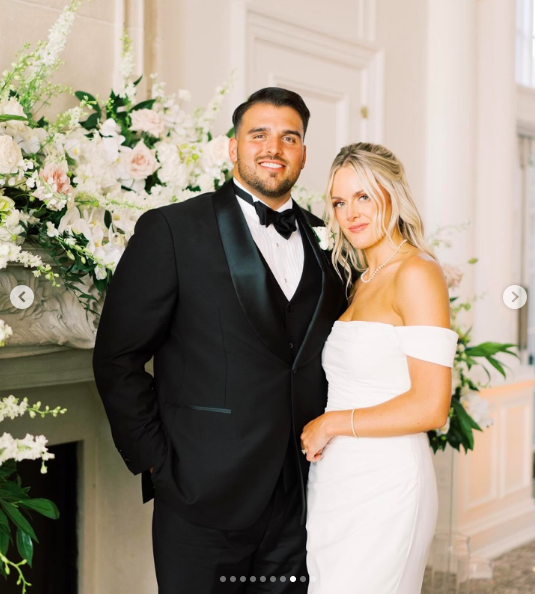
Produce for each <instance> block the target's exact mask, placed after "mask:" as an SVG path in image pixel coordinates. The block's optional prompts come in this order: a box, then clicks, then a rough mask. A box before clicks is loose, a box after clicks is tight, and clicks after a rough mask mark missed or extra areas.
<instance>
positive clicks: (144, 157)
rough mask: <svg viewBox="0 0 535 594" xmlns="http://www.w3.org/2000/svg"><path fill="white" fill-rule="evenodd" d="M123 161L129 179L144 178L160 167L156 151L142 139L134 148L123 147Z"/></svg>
mask: <svg viewBox="0 0 535 594" xmlns="http://www.w3.org/2000/svg"><path fill="white" fill-rule="evenodd" d="M121 149H122V152H121V163H122V165H123V167H124V168H125V172H126V176H127V179H133V180H144V179H147V177H149V175H152V174H153V173H154V172H155V171H156V169H158V161H157V160H156V156H155V154H156V151H155V150H154V149H153V150H151V149H149V148H148V147H147V145H146V144H145V143H144V142H143V141H142V140H140V141H139V142H138V143H137V144H136V146H135V147H134V149H129V148H127V147H121Z"/></svg>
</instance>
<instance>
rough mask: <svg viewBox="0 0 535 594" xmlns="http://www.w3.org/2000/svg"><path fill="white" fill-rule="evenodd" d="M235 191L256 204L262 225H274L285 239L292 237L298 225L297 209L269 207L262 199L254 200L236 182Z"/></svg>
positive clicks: (247, 200) (246, 200)
mask: <svg viewBox="0 0 535 594" xmlns="http://www.w3.org/2000/svg"><path fill="white" fill-rule="evenodd" d="M234 191H235V192H236V195H237V196H239V197H240V198H243V200H245V202H248V203H249V204H252V205H253V206H254V208H255V210H256V214H257V215H258V218H259V219H260V224H261V225H265V226H266V227H269V226H270V225H273V227H275V229H276V230H277V231H278V232H279V233H280V234H281V235H282V236H283V237H284V239H290V235H291V234H292V233H293V232H294V231H295V230H296V229H297V225H296V224H295V219H296V217H295V211H294V209H293V208H288V209H287V210H283V211H282V212H277V211H276V210H273V209H272V208H269V206H267V205H266V204H264V203H263V202H262V201H260V200H253V197H252V196H251V194H249V193H248V192H246V191H245V190H242V189H241V188H239V187H238V186H237V185H236V184H234Z"/></svg>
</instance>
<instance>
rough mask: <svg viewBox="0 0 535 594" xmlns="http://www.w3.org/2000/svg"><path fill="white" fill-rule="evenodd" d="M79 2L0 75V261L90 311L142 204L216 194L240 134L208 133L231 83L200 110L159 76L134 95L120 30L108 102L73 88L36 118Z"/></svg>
mask: <svg viewBox="0 0 535 594" xmlns="http://www.w3.org/2000/svg"><path fill="white" fill-rule="evenodd" d="M80 5H81V2H78V1H72V2H71V4H70V5H69V6H67V7H66V8H65V9H64V11H63V14H62V15H61V17H60V18H59V20H58V22H57V23H56V24H55V25H54V26H53V27H52V29H51V30H50V34H49V41H48V43H47V44H39V45H38V48H37V49H36V50H35V51H33V52H29V51H26V53H24V52H23V53H22V55H21V56H19V60H18V62H16V63H15V64H14V65H13V68H12V70H10V71H5V72H3V73H2V78H1V79H0V268H3V267H5V266H7V264H8V263H9V262H21V263H23V264H24V266H30V267H31V268H33V269H34V270H33V273H34V274H35V276H40V275H41V274H45V276H46V278H47V279H49V280H50V281H52V282H53V283H54V284H55V285H57V284H58V283H57V281H56V277H58V276H61V277H62V280H63V282H64V286H65V287H66V288H67V289H70V290H73V291H74V292H75V293H76V295H77V297H78V298H79V300H80V301H81V302H82V303H83V304H84V306H85V307H86V308H87V309H91V302H95V301H98V300H100V298H101V296H102V295H103V294H104V292H105V290H106V287H107V286H108V284H109V282H110V280H111V278H112V275H113V273H114V271H115V268H116V267H117V264H118V262H119V260H120V258H121V256H122V254H123V252H124V250H125V248H126V246H127V244H128V240H129V239H130V237H131V236H132V233H133V231H134V227H135V224H136V221H137V219H138V218H139V217H140V216H141V214H142V213H143V212H145V211H146V210H148V209H151V208H157V207H160V206H163V205H167V204H171V203H174V202H182V201H184V200H187V199H189V198H191V197H193V196H195V195H197V194H199V193H202V192H210V191H214V190H216V189H218V188H219V187H221V185H222V184H223V183H224V182H225V181H226V180H227V179H229V177H230V176H231V174H232V163H231V162H230V160H229V155H228V144H229V137H230V136H232V134H233V131H232V130H231V131H229V133H228V134H227V135H219V136H216V137H212V133H211V127H212V125H213V123H214V120H215V118H216V116H217V114H218V113H219V111H220V108H221V105H222V102H223V100H224V98H225V96H226V95H227V94H228V92H229V90H230V88H231V84H232V80H231V82H230V83H229V84H226V85H223V86H221V87H219V88H217V89H216V94H215V97H214V99H213V100H212V101H211V102H210V104H209V105H208V106H207V107H206V108H205V109H195V110H193V112H191V113H190V112H188V111H187V110H186V109H185V105H186V103H187V102H188V101H189V100H190V93H189V92H188V91H185V90H180V91H178V93H174V94H167V92H166V89H165V83H163V82H158V80H157V75H155V74H152V75H151V76H150V79H151V83H152V85H151V94H150V98H149V99H145V100H141V101H139V102H138V99H137V87H138V84H139V82H140V81H141V79H142V76H140V77H138V78H137V79H136V80H134V76H133V64H134V60H133V52H132V42H131V40H130V39H129V38H128V36H127V35H126V34H125V35H124V37H123V39H122V42H123V54H122V63H121V75H122V82H121V84H120V85H119V88H117V89H115V90H112V92H111V94H110V97H109V98H108V99H107V100H106V101H102V100H100V99H99V98H98V97H95V96H93V95H92V94H91V93H86V92H84V91H78V92H76V93H74V95H75V96H76V97H77V98H78V99H79V100H80V104H79V105H78V106H77V107H74V108H72V109H70V110H68V111H67V112H65V113H63V114H60V115H58V116H57V118H56V120H55V121H54V122H53V123H52V122H49V121H48V120H47V119H46V118H41V119H40V120H39V121H35V118H34V116H33V114H34V110H35V107H36V105H37V104H39V102H41V103H43V104H45V105H46V104H47V103H48V101H49V99H50V97H51V96H53V95H54V94H58V93H61V92H66V91H67V90H69V89H65V88H60V87H54V86H53V85H51V84H50V83H48V82H47V80H48V77H49V76H50V74H51V73H52V72H53V71H54V70H55V69H56V68H57V67H58V65H59V64H60V59H59V55H60V53H61V51H62V50H63V48H64V47H65V44H66V40H67V37H68V35H69V33H70V30H71V27H72V23H73V20H74V15H75V13H76V11H77V10H78V8H79V6H80ZM28 81H30V82H31V84H30V82H28ZM32 81H33V82H32ZM71 92H72V90H71ZM41 107H42V105H41ZM294 198H295V199H296V200H297V201H299V202H300V203H301V204H303V205H304V206H306V207H309V208H310V206H311V204H312V203H313V202H314V201H315V200H318V197H317V196H316V195H315V194H311V193H310V192H308V191H307V190H306V189H304V188H296V189H295V192H294ZM24 242H26V245H28V244H30V246H35V247H40V248H43V249H44V250H45V251H46V252H47V253H48V254H49V255H50V256H51V257H52V258H53V260H54V262H55V264H56V267H57V269H58V272H57V273H53V272H52V269H51V267H50V265H44V264H43V262H42V261H41V259H40V258H39V257H38V256H35V255H33V254H31V253H30V252H27V251H23V250H22V248H21V245H22V244H23V243H24ZM90 287H91V288H92V287H94V288H96V290H97V291H96V292H95V291H92V292H91V291H90V290H89V288H90ZM95 293H97V294H95ZM95 313H98V312H95Z"/></svg>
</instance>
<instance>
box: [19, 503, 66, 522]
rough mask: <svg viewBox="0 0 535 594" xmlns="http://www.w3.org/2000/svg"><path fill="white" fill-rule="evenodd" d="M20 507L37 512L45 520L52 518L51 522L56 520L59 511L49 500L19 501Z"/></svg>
mask: <svg viewBox="0 0 535 594" xmlns="http://www.w3.org/2000/svg"><path fill="white" fill-rule="evenodd" d="M20 505H23V506H24V507H29V508H30V509H33V510H35V511H36V512H39V513H40V514H42V515H43V516H46V517H47V518H52V519H53V520H57V519H58V518H59V510H58V508H57V506H56V504H55V503H54V502H53V501H50V500H49V499H41V498H36V499H27V500H26V501H21V502H20Z"/></svg>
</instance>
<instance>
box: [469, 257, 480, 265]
mask: <svg viewBox="0 0 535 594" xmlns="http://www.w3.org/2000/svg"><path fill="white" fill-rule="evenodd" d="M478 259H479V258H470V260H468V264H475V263H476V262H477V261H478Z"/></svg>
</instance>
